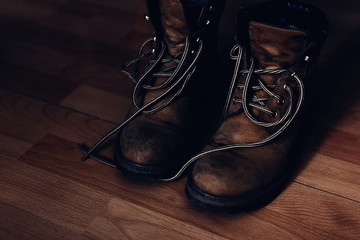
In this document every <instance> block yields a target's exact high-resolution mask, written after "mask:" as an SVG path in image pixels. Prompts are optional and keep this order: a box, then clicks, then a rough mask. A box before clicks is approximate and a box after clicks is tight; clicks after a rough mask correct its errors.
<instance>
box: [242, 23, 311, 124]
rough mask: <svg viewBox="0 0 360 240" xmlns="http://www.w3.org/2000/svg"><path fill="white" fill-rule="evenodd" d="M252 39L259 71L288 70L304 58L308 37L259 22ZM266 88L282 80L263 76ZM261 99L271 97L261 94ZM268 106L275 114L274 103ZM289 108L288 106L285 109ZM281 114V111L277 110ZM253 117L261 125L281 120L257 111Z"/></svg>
mask: <svg viewBox="0 0 360 240" xmlns="http://www.w3.org/2000/svg"><path fill="white" fill-rule="evenodd" d="M249 39H250V49H251V54H252V56H253V57H254V60H255V63H256V66H255V68H256V69H268V70H270V69H288V68H290V67H292V66H294V64H295V63H296V62H297V60H298V59H299V57H301V56H302V53H303V50H304V48H305V46H306V40H307V35H306V33H305V32H304V31H302V30H298V29H292V28H283V27H274V26H270V25H266V24H263V23H259V22H254V21H252V22H250V24H249ZM259 78H260V79H261V80H262V81H263V82H264V83H266V84H275V85H276V84H277V81H278V80H279V77H278V76H277V75H274V74H265V75H259ZM255 95H256V96H257V97H258V98H267V97H269V96H268V94H267V93H265V91H257V92H256V93H255ZM265 104H266V105H267V106H268V107H269V108H270V109H272V110H276V109H277V108H273V107H271V106H270V105H271V102H265ZM281 107H282V108H285V105H284V106H281ZM277 110H279V109H277ZM252 112H253V114H254V115H255V116H256V117H257V118H258V119H259V120H261V121H267V122H274V121H276V120H278V119H279V118H280V115H282V114H283V113H282V112H283V111H280V112H281V113H280V115H279V116H278V118H272V117H270V116H269V115H268V114H265V113H263V112H261V111H259V110H257V109H256V108H253V109H252Z"/></svg>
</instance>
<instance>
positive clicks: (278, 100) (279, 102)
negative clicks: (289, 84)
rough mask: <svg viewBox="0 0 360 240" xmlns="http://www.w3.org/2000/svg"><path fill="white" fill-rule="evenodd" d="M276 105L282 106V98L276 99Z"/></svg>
mask: <svg viewBox="0 0 360 240" xmlns="http://www.w3.org/2000/svg"><path fill="white" fill-rule="evenodd" d="M276 101H277V103H278V104H284V102H285V100H284V99H283V98H280V99H276Z"/></svg>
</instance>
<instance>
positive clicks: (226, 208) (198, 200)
mask: <svg viewBox="0 0 360 240" xmlns="http://www.w3.org/2000/svg"><path fill="white" fill-rule="evenodd" d="M288 180H289V178H288V177H285V176H284V177H282V178H280V179H278V180H276V181H274V182H272V183H271V184H268V185H266V186H264V187H261V188H259V189H257V190H255V191H252V192H249V193H247V194H243V195H238V196H231V197H222V196H217V195H213V194H210V193H208V192H205V191H203V190H201V189H200V188H198V187H197V186H196V185H195V184H194V182H193V179H192V177H191V176H189V177H188V181H187V183H186V188H185V193H186V195H187V198H188V199H189V201H190V202H192V203H193V204H195V205H197V206H199V207H202V208H205V209H207V210H208V211H211V212H216V213H221V212H222V213H238V212H247V211H252V210H256V209H259V208H262V207H264V206H265V205H267V204H269V203H270V202H271V201H273V200H274V199H275V198H276V197H277V196H278V195H279V194H280V193H281V192H282V191H283V190H284V188H285V187H286V185H287V183H288Z"/></svg>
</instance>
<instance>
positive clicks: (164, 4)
mask: <svg viewBox="0 0 360 240" xmlns="http://www.w3.org/2000/svg"><path fill="white" fill-rule="evenodd" d="M203 2H204V3H203ZM224 5H225V0H209V1H200V2H197V3H194V2H192V1H187V0H182V1H180V0H147V8H148V18H149V20H150V21H151V23H152V26H153V32H154V36H156V37H157V38H159V39H161V40H164V41H165V42H166V45H167V48H168V52H169V53H170V55H176V54H179V53H181V52H182V51H183V49H184V45H185V41H186V37H187V36H191V37H193V38H194V39H196V38H197V37H202V38H203V39H206V41H205V46H207V45H212V46H213V45H214V44H210V42H216V37H217V36H216V34H217V27H218V22H219V18H220V15H221V13H222V10H223V8H224Z"/></svg>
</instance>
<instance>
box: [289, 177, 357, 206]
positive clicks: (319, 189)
mask: <svg viewBox="0 0 360 240" xmlns="http://www.w3.org/2000/svg"><path fill="white" fill-rule="evenodd" d="M291 181H292V182H294V183H297V184H300V185H303V186H305V187H309V188H312V189H315V190H318V191H321V192H324V193H328V194H331V195H333V196H336V197H340V198H343V199H346V200H349V201H352V202H356V203H360V201H358V200H355V199H352V198H348V197H345V196H342V195H340V194H336V193H333V192H330V191H327V190H324V189H321V188H318V187H314V186H311V185H309V184H306V183H303V182H299V181H297V180H291Z"/></svg>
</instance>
